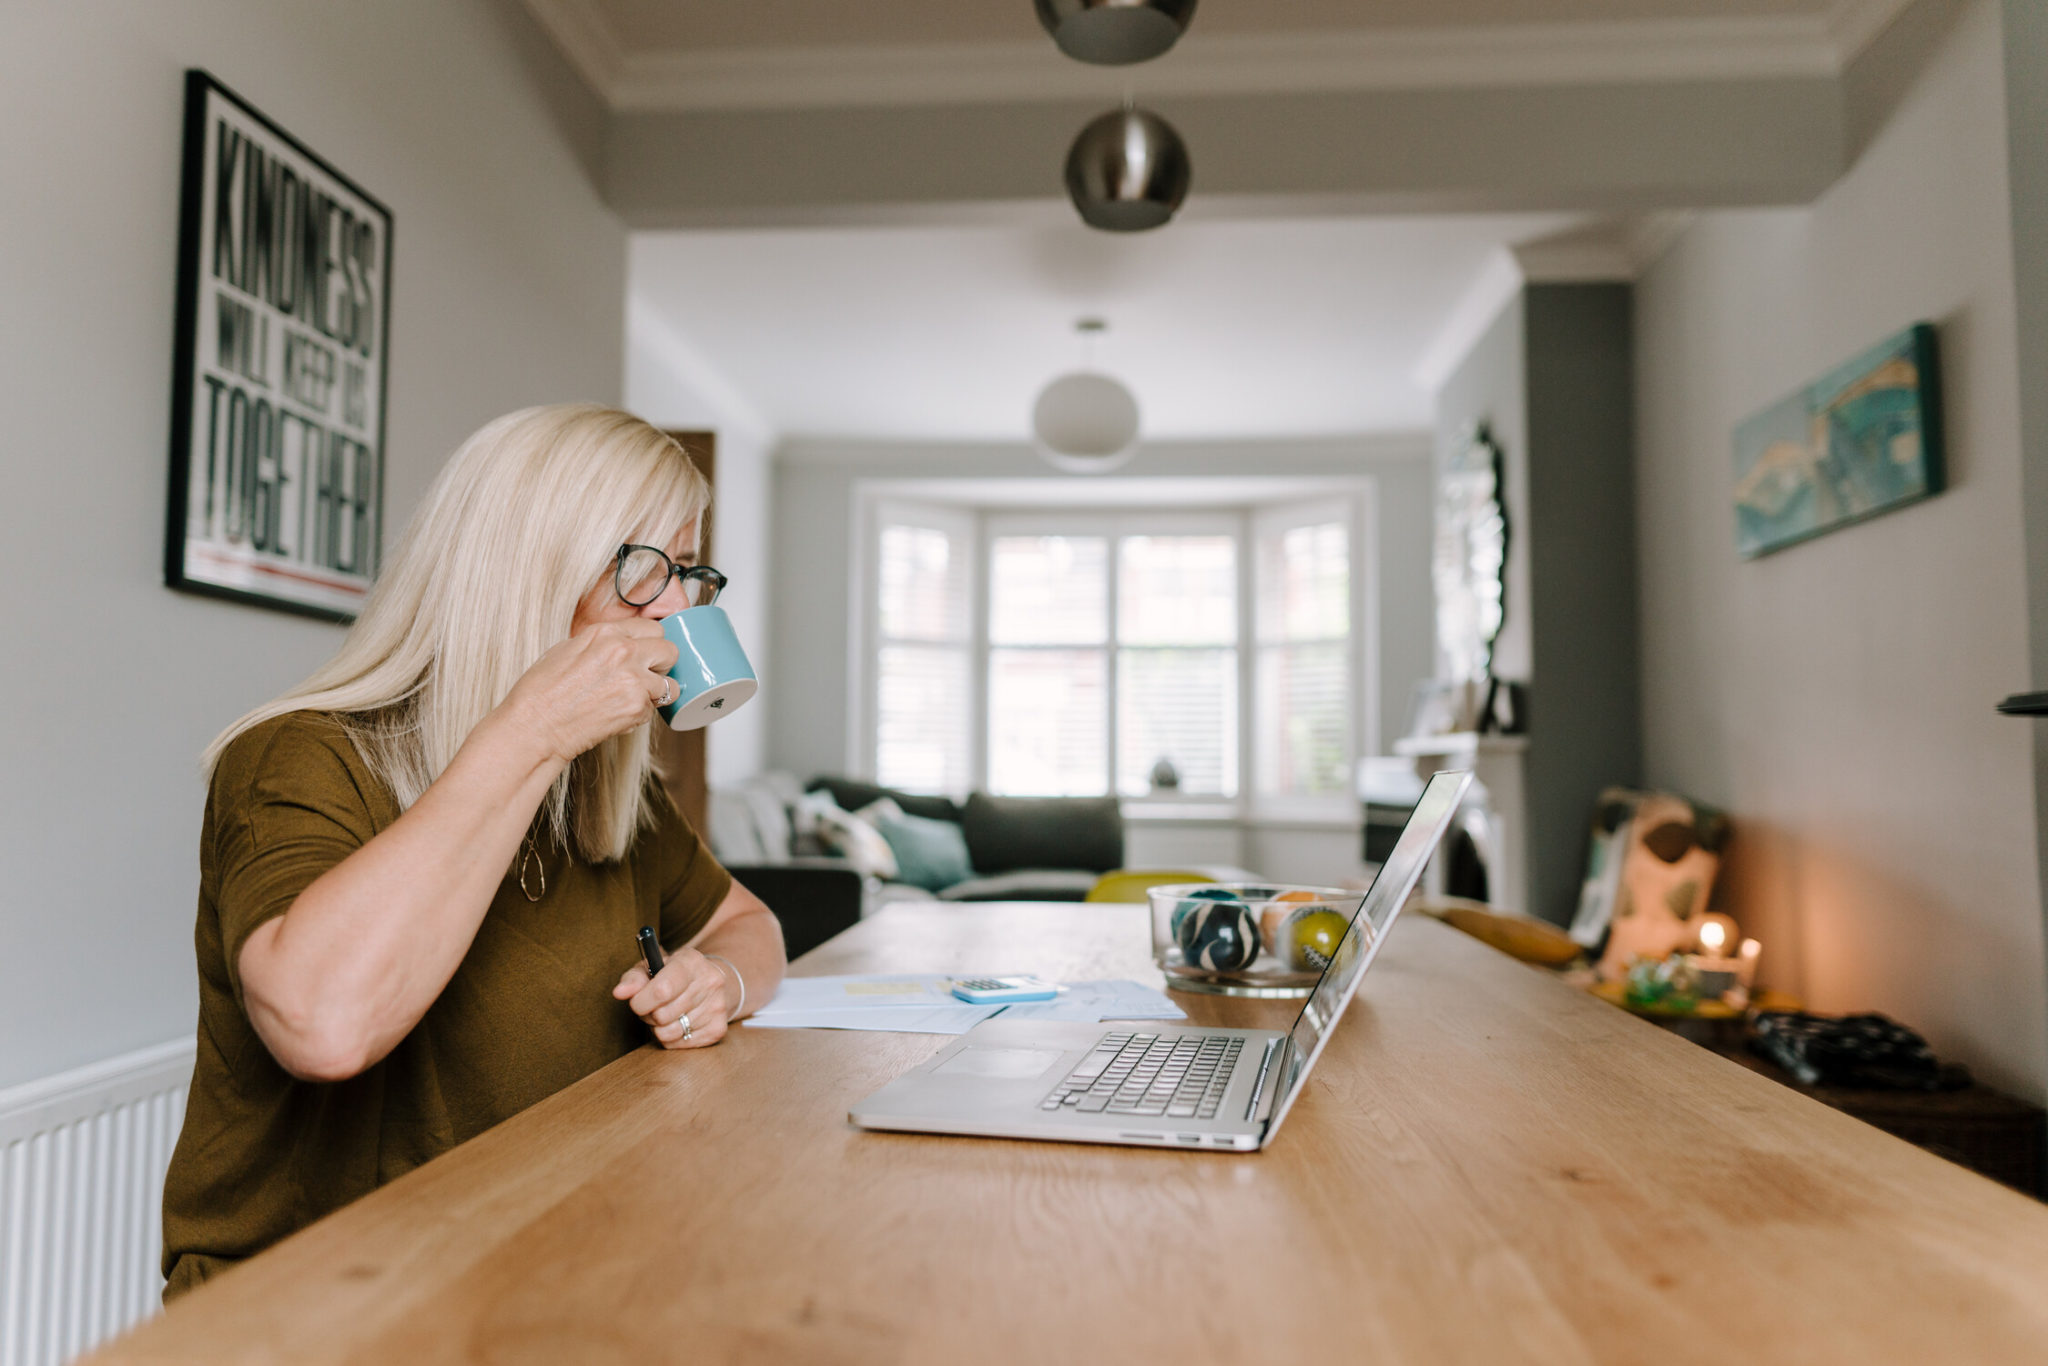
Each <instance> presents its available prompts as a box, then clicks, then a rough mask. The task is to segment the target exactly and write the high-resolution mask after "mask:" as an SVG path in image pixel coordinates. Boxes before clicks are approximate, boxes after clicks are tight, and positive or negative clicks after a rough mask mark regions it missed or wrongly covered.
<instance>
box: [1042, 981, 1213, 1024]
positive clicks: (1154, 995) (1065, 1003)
mask: <svg viewBox="0 0 2048 1366" xmlns="http://www.w3.org/2000/svg"><path fill="white" fill-rule="evenodd" d="M1187 1017H1188V1016H1187V1012H1186V1011H1184V1010H1182V1009H1181V1008H1180V1007H1179V1006H1177V1005H1175V1004H1174V1003H1173V1002H1172V1001H1171V1000H1169V999H1168V998H1167V995H1166V993H1165V992H1163V991H1154V990H1153V989H1152V988H1151V987H1147V986H1140V985H1139V984H1138V983H1136V982H1127V981H1106V982H1069V983H1067V989H1066V990H1065V991H1063V992H1061V993H1060V998H1059V999H1058V1000H1057V1001H1023V1002H1019V1003H1018V1004H1016V1005H1013V1006H1011V1007H1010V1008H1009V1009H1008V1010H1006V1011H1004V1012H1003V1018H1004V1019H1005V1020H1071V1021H1078V1022H1080V1023H1083V1024H1087V1023H1092V1022H1094V1021H1096V1020H1185V1019H1186V1018H1187Z"/></svg>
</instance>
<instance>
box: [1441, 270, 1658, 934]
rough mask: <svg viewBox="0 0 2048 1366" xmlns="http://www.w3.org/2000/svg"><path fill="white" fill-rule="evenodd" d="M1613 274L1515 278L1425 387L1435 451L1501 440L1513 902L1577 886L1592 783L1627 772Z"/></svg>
mask: <svg viewBox="0 0 2048 1366" xmlns="http://www.w3.org/2000/svg"><path fill="white" fill-rule="evenodd" d="M1629 309H1630V304H1629V288H1628V286H1626V285H1616V284H1568V285H1542V284H1539V285H1531V286H1528V287H1526V288H1524V289H1523V290H1522V291H1521V292H1520V293H1518V294H1517V295H1516V296H1515V298H1513V299H1512V300H1510V301H1509V303H1508V305H1507V306H1506V307H1505V308H1503V309H1502V310H1501V314H1500V316H1499V317H1498V318H1497V319H1495V321H1494V323H1493V325H1492V326H1491V327H1489V328H1488V329H1487V331H1486V332H1485V333H1484V334H1482V335H1481V337H1480V338H1479V340H1478V341H1477V342H1476V343H1475V344H1474V346H1473V348H1472V350H1471V352H1470V353H1469V354H1468V355H1467V356H1466V358H1465V360H1464V361H1463V362H1461V363H1460V364H1459V366H1458V368H1457V369H1456V370H1455V371H1453V372H1452V374H1451V375H1450V377H1449V378H1448V379H1447V380H1446V381H1445V382H1444V385H1443V387H1442V388H1441V389H1440V390H1439V392H1438V395H1437V437H1436V439H1437V448H1438V459H1439V460H1444V459H1448V458H1449V456H1450V455H1451V454H1453V453H1454V452H1455V451H1456V450H1458V449H1459V448H1460V447H1461V446H1462V445H1463V444H1464V442H1465V441H1466V440H1467V439H1468V434H1469V432H1470V431H1471V429H1472V427H1473V425H1474V424H1475V423H1484V424H1485V425H1486V426H1487V428H1488V429H1489V430H1490V431H1491V432H1492V434H1493V437H1494V440H1495V442H1496V443H1497V444H1498V445H1499V446H1500V448H1501V459H1502V464H1503V466H1504V472H1505V476H1506V477H1505V486H1506V489H1505V491H1506V498H1505V503H1506V506H1507V514H1508V535H1509V542H1508V571H1507V607H1506V616H1505V619H1504V620H1503V622H1502V626H1501V634H1500V638H1499V640H1498V641H1497V642H1496V644H1495V649H1494V672H1495V673H1496V674H1498V675H1499V676H1500V677H1502V678H1508V679H1515V680H1518V681H1522V682H1526V683H1528V684H1529V685H1530V687H1529V691H1530V701H1529V716H1530V726H1529V751H1528V759H1527V761H1526V762H1527V768H1526V781H1527V784H1528V803H1529V828H1528V840H1529V845H1528V848H1529V908H1530V911H1531V913H1532V914H1535V915H1539V916H1542V917H1544V918H1546V919H1549V920H1553V921H1557V922H1559V923H1563V922H1565V921H1567V920H1569V919H1570V918H1571V913H1572V910H1573V908H1574V906H1575V905H1576V904H1577V900H1578V888H1579V880H1580V877H1581V875H1582V869H1583V864H1584V860H1585V846H1586V825H1587V821H1588V820H1589V819H1590V817H1591V815H1592V811H1593V802H1594V799H1595V798H1596V797H1597V796H1598V795H1599V793H1600V789H1601V788H1603V787H1607V786H1610V785H1612V784H1616V783H1621V784H1629V783H1634V782H1637V781H1639V780H1640V777H1641V773H1642V748H1641V746H1642V740H1641V722H1640V717H1639V706H1638V701H1637V695H1638V671H1637V643H1636V595H1635V576H1636V563H1635V532H1634V509H1633V496H1632V486H1633V476H1632V466H1631V460H1632V444H1633V443H1632V434H1631V431H1630V421H1631V419H1630V403H1631V385H1632V379H1631V375H1630V354H1629V326H1630V319H1629Z"/></svg>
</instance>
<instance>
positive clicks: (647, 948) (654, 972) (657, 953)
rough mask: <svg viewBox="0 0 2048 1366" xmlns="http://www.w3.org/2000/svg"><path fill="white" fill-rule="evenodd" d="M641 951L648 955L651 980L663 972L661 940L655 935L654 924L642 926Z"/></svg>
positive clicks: (648, 972)
mask: <svg viewBox="0 0 2048 1366" xmlns="http://www.w3.org/2000/svg"><path fill="white" fill-rule="evenodd" d="M640 952H641V953H643V954H645V955H646V956H647V976H648V978H649V979H650V980H651V979H653V978H654V977H656V976H658V975H659V974H660V972H661V942H660V941H659V940H657V939H656V938H655V937H654V926H652V925H642V926H641V927H640Z"/></svg>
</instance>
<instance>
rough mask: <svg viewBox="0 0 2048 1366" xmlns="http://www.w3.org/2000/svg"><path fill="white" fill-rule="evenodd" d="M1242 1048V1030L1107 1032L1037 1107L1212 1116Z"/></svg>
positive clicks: (1113, 1112)
mask: <svg viewBox="0 0 2048 1366" xmlns="http://www.w3.org/2000/svg"><path fill="white" fill-rule="evenodd" d="M1243 1049H1244V1038H1243V1036H1242V1035H1229V1034H1217V1035H1206V1036H1205V1035H1201V1034H1174V1035H1170V1036H1168V1037H1166V1038H1161V1037H1160V1036H1159V1035H1157V1034H1137V1033H1131V1034H1109V1035H1106V1036H1104V1038H1103V1040H1102V1042H1101V1043H1099V1044H1097V1045H1095V1051H1094V1052H1092V1053H1090V1054H1089V1055H1088V1056H1087V1057H1085V1058H1083V1059H1081V1061H1080V1062H1078V1063H1076V1064H1075V1065H1074V1070H1073V1071H1071V1072H1069V1073H1067V1075H1066V1076H1065V1077H1064V1078H1063V1079H1062V1080H1061V1081H1060V1083H1059V1085H1057V1086H1055V1087H1053V1088H1052V1094H1051V1095H1049V1096H1047V1097H1046V1098H1045V1100H1044V1102H1043V1103H1042V1104H1040V1105H1039V1107H1038V1108H1039V1109H1041V1110H1059V1109H1071V1110H1074V1111H1076V1112H1077V1113H1079V1114H1084V1115H1094V1114H1104V1113H1107V1114H1112V1115H1170V1116H1173V1117H1174V1118H1178V1119H1214V1118H1215V1117H1216V1107H1217V1106H1218V1105H1220V1104H1221V1103H1222V1101H1223V1091H1224V1088H1225V1087H1227V1086H1229V1085H1230V1073H1231V1070H1232V1069H1233V1068H1235V1067H1236V1065H1237V1055H1238V1054H1239V1053H1240V1052H1242V1051H1243Z"/></svg>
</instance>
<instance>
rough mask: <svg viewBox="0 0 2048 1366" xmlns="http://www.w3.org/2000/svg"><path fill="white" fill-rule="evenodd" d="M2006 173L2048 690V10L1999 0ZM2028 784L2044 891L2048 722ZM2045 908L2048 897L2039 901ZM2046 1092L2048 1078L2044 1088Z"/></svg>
mask: <svg viewBox="0 0 2048 1366" xmlns="http://www.w3.org/2000/svg"><path fill="white" fill-rule="evenodd" d="M2001 14H2002V17H2003V19H2004V39H2005V72H2004V75H2005V129H2006V167H2007V172H2008V174H2009V176H2010V179H2011V203H2012V254H2013V264H2014V272H2013V291H2014V306H2015V312H2016V341H2017V353H2016V361H2017V365H2016V369H2017V372H2018V374H2019V375H2020V376H2022V377H2023V378H2022V379H2021V382H2020V385H2019V455H2020V491H2021V496H2022V502H2021V505H2020V511H2021V516H2022V518H2023V523H2024V528H2025V553H2026V561H2025V564H2026V569H2025V574H2026V585H2027V626H2028V630H2027V662H2028V674H2027V677H2028V678H2029V680H2030V682H2029V683H2028V687H2029V688H2030V689H2032V690H2034V691H2037V692H2038V691H2044V690H2048V6H2044V5H2042V4H2040V3H2039V0H2005V3H2004V4H2003V6H2002V7H2001ZM2016 724H2020V725H2024V726H2025V727H2026V728H2027V730H2028V732H2029V734H2028V735H2027V736H2026V737H2025V739H2024V741H2022V746H2023V748H2025V749H2026V750H2028V751H2029V752H2030V753H2031V756H2032V768H2033V778H2034V808H2033V814H2034V854H2035V859H2036V861H2037V862H2036V875H2037V881H2038V883H2039V884H2040V885H2042V886H2044V887H2048V721H2027V722H2019V723H2016ZM2043 900H2044V901H2048V896H2044V898H2043ZM2044 1086H2048V1081H2044Z"/></svg>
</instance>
